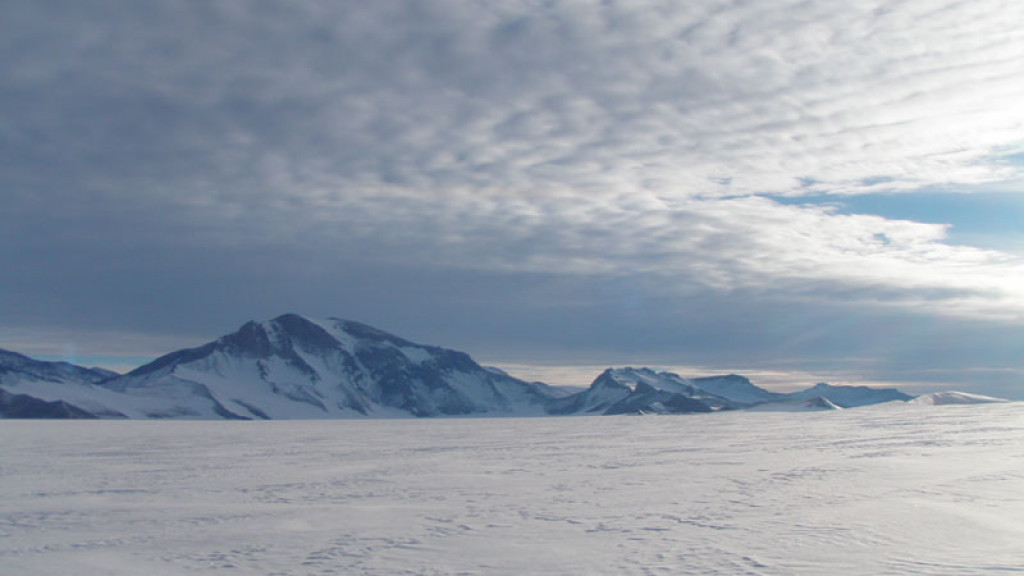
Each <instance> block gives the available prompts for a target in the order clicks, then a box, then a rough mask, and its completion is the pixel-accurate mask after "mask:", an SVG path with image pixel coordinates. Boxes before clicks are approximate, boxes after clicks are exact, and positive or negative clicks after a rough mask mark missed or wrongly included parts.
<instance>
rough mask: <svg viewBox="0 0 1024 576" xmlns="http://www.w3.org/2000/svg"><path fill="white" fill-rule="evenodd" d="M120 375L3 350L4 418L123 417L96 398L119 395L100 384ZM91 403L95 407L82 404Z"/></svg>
mask: <svg viewBox="0 0 1024 576" xmlns="http://www.w3.org/2000/svg"><path fill="white" fill-rule="evenodd" d="M117 376H118V374H117V373H116V372H111V371H109V370H103V369H101V368H84V367H82V366H75V365H74V364H69V363H67V362H46V361H42V360H35V359H32V358H29V357H28V356H24V355H22V354H18V353H16V352H10V351H8V350H0V416H2V417H4V418H87V417H96V416H107V417H110V416H119V414H118V413H117V412H115V411H109V410H107V409H106V408H105V407H103V406H102V405H93V403H92V402H91V400H92V399H93V398H96V397H104V396H111V397H113V396H115V395H113V394H111V393H110V392H108V391H106V390H104V389H103V388H102V387H101V386H99V383H101V382H104V381H106V380H110V379H112V378H116V377H117ZM83 404H84V405H91V407H92V410H90V409H87V408H83V407H82V405H83Z"/></svg>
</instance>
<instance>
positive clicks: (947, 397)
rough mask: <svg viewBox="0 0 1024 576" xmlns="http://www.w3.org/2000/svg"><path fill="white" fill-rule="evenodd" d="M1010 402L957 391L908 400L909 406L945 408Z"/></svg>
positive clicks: (924, 395)
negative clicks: (954, 405) (959, 405)
mask: <svg viewBox="0 0 1024 576" xmlns="http://www.w3.org/2000/svg"><path fill="white" fill-rule="evenodd" d="M1002 402H1009V400H1006V399H1003V398H993V397H992V396H982V395H981V394H969V393H967V392H957V391H955V390H949V391H947V392H932V393H930V394H922V395H920V396H918V397H916V398H913V399H911V400H908V401H907V403H908V404H919V405H922V406H945V405H949V404H994V403H1002Z"/></svg>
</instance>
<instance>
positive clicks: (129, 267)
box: [0, 0, 1024, 399]
mask: <svg viewBox="0 0 1024 576" xmlns="http://www.w3.org/2000/svg"><path fill="white" fill-rule="evenodd" d="M1022 62H1024V5H1022V4H1020V3H1019V2H1015V1H1013V0H1005V1H1003V0H972V1H971V2H962V1H947V0H912V1H900V0H886V1H884V2H881V1H880V2H875V1H867V0H851V1H848V2H834V1H831V0H820V1H819V0H799V1H796V0H734V1H727V0H693V1H690V2H685V3H680V2H675V1H654V0H633V1H621V2H619V1H612V0H607V1H600V2H599V1H585V0H566V1H548V0H543V1H542V0H520V1H516V0H509V1H504V2H483V1H470V0H460V1H454V0H452V1H449V0H409V1H397V0H375V1H374V2H361V1H354V0H353V1H345V0H335V1H313V0H309V1H304V2H293V1H285V0H267V1H262V2H245V1H233V0H220V1H213V2H210V1H206V0H202V1H199V0H196V1H188V0H175V1H173V2H170V1H153V2H134V1H128V0H104V1H100V0H84V1H83V0H74V1H70V0H69V1H49V0H41V1H37V2H0V69H2V70H4V72H3V74H0V206H2V208H0V271H2V272H0V274H2V281H0V348H5V349H10V350H16V351H19V352H22V353H25V354H29V355H32V356H36V357H40V358H48V359H67V360H71V361H75V362H78V363H83V364H89V365H102V366H107V367H112V368H115V369H121V370H124V369H130V368H131V367H134V366H137V365H139V364H141V363H144V362H146V361H148V360H150V359H152V358H154V357H156V356H159V355H161V354H164V353H167V352H170V351H172V350H175V349H178V348H182V347H189V346H197V345H200V344H202V343H205V342H207V341H209V340H212V339H214V338H216V337H218V336H220V335H222V334H226V333H229V332H231V331H233V330H235V329H236V328H237V327H238V326H239V325H241V324H242V323H244V322H246V321H248V320H250V319H267V318H272V317H275V316H277V315H279V314H282V313H285V312H295V313H300V314H304V315H307V316H311V317H331V316H333V317H341V318H348V319H352V320H358V321H362V322H365V323H368V324H371V325H374V326H377V327H379V328H382V329H385V330H388V331H391V332H393V333H396V334H399V335H401V336H403V337H406V338H408V339H410V340H413V341H417V342H422V343H429V344H435V345H442V346H445V347H450V348H456V349H461V350H465V351H467V352H469V353H470V354H472V355H473V356H474V358H476V359H477V360H478V361H482V362H486V363H490V364H495V365H499V366H503V367H506V368H507V369H510V371H512V373H513V374H516V375H522V376H523V377H531V378H539V379H542V380H545V381H549V382H551V383H554V384H581V385H582V384H586V383H588V382H589V381H590V380H591V379H593V377H594V376H596V374H597V372H599V371H600V368H601V367H604V366H613V365H614V366H622V365H633V366H653V367H659V368H672V369H675V370H678V371H679V372H680V373H681V374H683V375H684V376H685V375H703V374H709V373H721V372H738V373H742V374H746V375H748V376H751V377H752V378H754V380H755V382H757V383H762V384H766V385H768V386H770V387H774V388H778V389H784V388H787V387H799V386H805V385H809V384H813V383H814V382H817V381H829V382H832V383H836V384H868V385H896V386H899V387H901V388H904V389H907V390H910V391H924V390H932V389H951V388H952V389H960V390H966V391H972V392H980V393H989V394H993V395H999V396H1004V397H1012V398H1019V399H1024V106H1022V105H1021V104H1020V103H1021V102H1024V73H1022V70H1024V68H1022Z"/></svg>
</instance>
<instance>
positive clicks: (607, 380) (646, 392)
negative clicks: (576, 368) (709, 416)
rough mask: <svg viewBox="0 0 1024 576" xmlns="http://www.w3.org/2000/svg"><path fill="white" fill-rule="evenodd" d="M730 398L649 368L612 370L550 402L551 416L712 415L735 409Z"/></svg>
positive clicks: (668, 373) (670, 374)
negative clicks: (710, 413) (581, 389)
mask: <svg viewBox="0 0 1024 576" xmlns="http://www.w3.org/2000/svg"><path fill="white" fill-rule="evenodd" d="M737 406H738V404H737V403H736V402H734V401H732V400H731V399H729V398H726V397H723V396H719V395H716V394H712V393H710V392H708V391H707V390H704V389H703V388H701V387H699V386H696V385H694V381H692V380H687V379H685V378H682V377H680V376H679V375H677V374H673V373H671V372H655V371H654V370H651V369H650V368H609V369H607V370H605V371H604V372H602V373H601V375H600V376H598V377H597V378H596V379H595V380H594V382H593V383H592V384H591V385H590V388H588V389H586V390H584V391H582V392H579V393H578V394H573V395H571V396H567V397H565V398H559V399H557V400H555V401H554V402H552V403H551V406H550V407H549V408H548V411H549V412H550V413H552V414H609V415H610V414H638V413H659V414H665V413H673V414H677V413H683V412H711V411H712V410H721V409H729V408H735V407H737Z"/></svg>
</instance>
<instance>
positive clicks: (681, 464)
mask: <svg viewBox="0 0 1024 576" xmlns="http://www.w3.org/2000/svg"><path fill="white" fill-rule="evenodd" d="M0 434H2V437H3V438H4V447H3V450H2V452H0V470H2V473H3V481H2V482H0V573H3V574H12V575H14V574H19V575H20V574H33V575H37V576H48V575H54V576H57V575H59V576H67V575H72V576H74V575H86V574H88V575H92V574H104V575H115V576H121V575H125V576H128V575H131V576H135V575H137V574H161V575H179V574H180V575H184V574H237V575H252V576H255V575H260V576H263V575H268V574H274V575H303V576H306V575H314V576H319V575H328V574H334V575H338V574H344V575H364V576H368V575H391V574H474V575H509V576H511V575H516V576H518V575H522V574H531V575H565V574H608V575H648V574H666V575H679V574H694V575H698V574H699V575H706V574H750V575H790V574H801V575H805V574H812V575H813V574H821V575H829V576H837V575H839V576H841V575H864V574H935V575H951V576H952V575H957V576H969V575H980V574H1008V573H1019V572H1021V571H1024V548H1022V547H1021V542H1024V499H1022V497H1021V495H1022V494H1024V413H1022V412H1021V411H1020V409H1019V407H1018V406H1017V405H1015V404H986V405H974V406H937V407H929V408H928V409H927V410H922V409H919V408H915V407H913V406H910V405H907V404H904V403H894V404H887V405H884V406H878V407H867V408H861V409H858V410H844V411H830V412H820V413H808V414H801V415H799V416H795V415H792V414H772V413H761V414H752V413H748V412H743V411H731V412H726V413H719V414H709V415H693V416H688V417H600V418H597V417H593V418H588V417H583V418H543V419H538V418H532V419H517V418H503V419H441V420H437V419H430V420H410V419H405V420H375V421H316V422H295V421H277V422H174V421H88V422H86V421H59V422H58V421H51V422H45V423H44V422H33V421H0Z"/></svg>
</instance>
